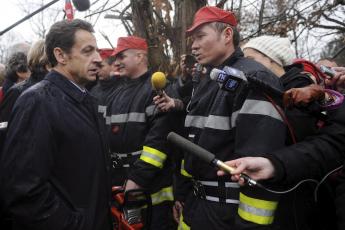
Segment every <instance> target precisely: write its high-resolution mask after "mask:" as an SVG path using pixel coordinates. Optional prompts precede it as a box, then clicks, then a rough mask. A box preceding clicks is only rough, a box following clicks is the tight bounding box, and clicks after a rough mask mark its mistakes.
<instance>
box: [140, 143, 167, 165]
mask: <svg viewBox="0 0 345 230" xmlns="http://www.w3.org/2000/svg"><path fill="white" fill-rule="evenodd" d="M166 158H167V155H165V154H164V153H162V152H161V151H159V150H157V149H154V148H151V147H148V146H144V147H143V151H142V153H141V156H140V160H142V161H145V162H146V163H149V164H151V165H153V166H156V167H158V168H163V163H164V161H165V159H166Z"/></svg>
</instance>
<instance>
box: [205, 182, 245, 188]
mask: <svg viewBox="0 0 345 230" xmlns="http://www.w3.org/2000/svg"><path fill="white" fill-rule="evenodd" d="M199 182H200V183H201V184H202V185H206V186H214V187H217V186H218V181H199ZM225 187H226V188H239V187H240V185H239V184H238V183H236V182H225Z"/></svg>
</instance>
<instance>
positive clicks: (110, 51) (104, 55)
mask: <svg viewBox="0 0 345 230" xmlns="http://www.w3.org/2000/svg"><path fill="white" fill-rule="evenodd" d="M113 52H114V49H106V48H105V49H99V50H98V53H99V55H101V58H102V60H104V59H107V58H108V57H110V56H112V54H113Z"/></svg>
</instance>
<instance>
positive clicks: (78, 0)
mask: <svg viewBox="0 0 345 230" xmlns="http://www.w3.org/2000/svg"><path fill="white" fill-rule="evenodd" d="M72 2H73V5H74V6H75V8H76V9H77V10H78V11H85V10H88V9H89V8H90V0H72Z"/></svg>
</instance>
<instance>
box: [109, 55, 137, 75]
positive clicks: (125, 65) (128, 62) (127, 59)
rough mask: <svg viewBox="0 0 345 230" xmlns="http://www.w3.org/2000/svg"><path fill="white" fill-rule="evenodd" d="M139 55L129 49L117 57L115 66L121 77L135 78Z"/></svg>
mask: <svg viewBox="0 0 345 230" xmlns="http://www.w3.org/2000/svg"><path fill="white" fill-rule="evenodd" d="M139 62H140V60H139V53H138V52H137V51H136V50H134V49H128V50H125V51H123V52H121V53H119V54H118V55H117V56H116V61H115V66H117V67H118V69H117V71H118V73H119V76H120V77H129V78H132V77H134V76H135V75H136V74H137V72H138V71H139V70H138V68H139V67H138V64H139Z"/></svg>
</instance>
